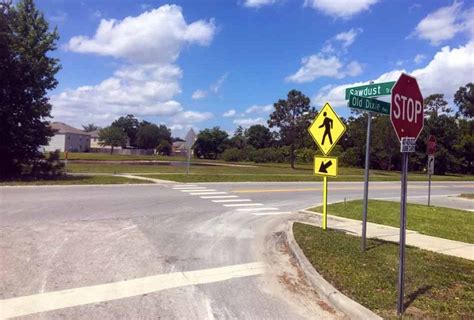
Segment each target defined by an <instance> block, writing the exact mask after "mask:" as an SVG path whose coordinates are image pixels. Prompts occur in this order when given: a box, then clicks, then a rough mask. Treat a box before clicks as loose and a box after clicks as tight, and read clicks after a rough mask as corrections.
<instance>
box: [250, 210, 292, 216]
mask: <svg viewBox="0 0 474 320" xmlns="http://www.w3.org/2000/svg"><path fill="white" fill-rule="evenodd" d="M291 213H292V212H291V211H276V212H275V211H272V212H254V213H252V214H253V215H254V216H277V215H280V214H291Z"/></svg>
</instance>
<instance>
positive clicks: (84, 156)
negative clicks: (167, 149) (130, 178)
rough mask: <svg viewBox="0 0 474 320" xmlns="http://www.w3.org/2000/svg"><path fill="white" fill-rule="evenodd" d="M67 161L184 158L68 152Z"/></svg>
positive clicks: (177, 158) (181, 159)
mask: <svg viewBox="0 0 474 320" xmlns="http://www.w3.org/2000/svg"><path fill="white" fill-rule="evenodd" d="M64 159H65V155H64V152H61V160H64ZM68 160H94V161H132V160H165V161H183V160H186V157H179V156H161V155H126V154H110V153H94V152H69V153H68Z"/></svg>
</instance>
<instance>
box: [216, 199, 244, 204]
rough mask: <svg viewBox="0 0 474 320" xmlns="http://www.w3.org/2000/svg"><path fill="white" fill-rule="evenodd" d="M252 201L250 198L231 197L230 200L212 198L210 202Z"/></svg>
mask: <svg viewBox="0 0 474 320" xmlns="http://www.w3.org/2000/svg"><path fill="white" fill-rule="evenodd" d="M249 201H252V200H250V199H231V200H212V202H217V203H219V202H249Z"/></svg>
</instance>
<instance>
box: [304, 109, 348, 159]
mask: <svg viewBox="0 0 474 320" xmlns="http://www.w3.org/2000/svg"><path fill="white" fill-rule="evenodd" d="M308 131H309V134H310V135H311V136H312V137H313V140H314V141H315V142H316V144H317V145H318V147H319V149H320V150H321V152H322V153H323V154H324V155H328V154H329V152H331V150H332V149H333V148H334V146H335V145H336V143H337V142H338V141H339V139H340V138H341V137H342V135H343V134H344V132H346V126H345V125H344V122H342V120H341V119H340V118H339V117H338V115H337V114H336V112H335V111H334V110H333V108H332V107H331V105H329V103H326V104H325V105H324V107H323V108H322V109H321V110H320V111H319V113H318V115H317V116H316V118H315V119H314V121H313V123H312V124H311V125H310V126H309V128H308Z"/></svg>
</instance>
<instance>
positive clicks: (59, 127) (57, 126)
mask: <svg viewBox="0 0 474 320" xmlns="http://www.w3.org/2000/svg"><path fill="white" fill-rule="evenodd" d="M50 127H51V129H53V130H55V131H56V133H75V134H88V133H87V132H84V131H82V130H79V129H77V128H74V127H71V126H70V125H67V124H65V123H63V122H52V123H51V124H50Z"/></svg>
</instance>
